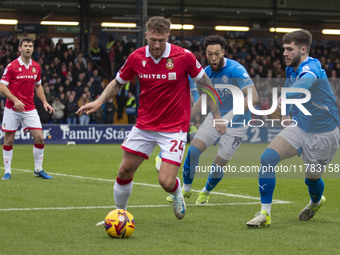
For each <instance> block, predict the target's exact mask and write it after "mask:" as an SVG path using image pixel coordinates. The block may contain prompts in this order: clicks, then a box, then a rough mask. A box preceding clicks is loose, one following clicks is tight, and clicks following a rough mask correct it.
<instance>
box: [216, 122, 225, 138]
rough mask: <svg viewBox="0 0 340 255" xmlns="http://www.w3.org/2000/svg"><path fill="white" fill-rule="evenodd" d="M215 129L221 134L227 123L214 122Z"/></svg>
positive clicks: (223, 132)
mask: <svg viewBox="0 0 340 255" xmlns="http://www.w3.org/2000/svg"><path fill="white" fill-rule="evenodd" d="M215 129H216V131H217V132H218V133H219V134H220V135H223V134H225V132H226V131H227V125H226V124H225V123H223V124H218V123H216V124H215Z"/></svg>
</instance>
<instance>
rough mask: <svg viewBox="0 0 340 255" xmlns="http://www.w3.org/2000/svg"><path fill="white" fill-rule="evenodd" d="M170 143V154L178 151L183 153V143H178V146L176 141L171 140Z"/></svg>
mask: <svg viewBox="0 0 340 255" xmlns="http://www.w3.org/2000/svg"><path fill="white" fill-rule="evenodd" d="M170 143H173V145H172V147H171V149H170V152H177V151H178V150H180V151H182V152H183V149H184V144H183V141H180V143H179V144H178V141H177V140H171V141H170ZM177 145H178V149H177V148H176V147H177Z"/></svg>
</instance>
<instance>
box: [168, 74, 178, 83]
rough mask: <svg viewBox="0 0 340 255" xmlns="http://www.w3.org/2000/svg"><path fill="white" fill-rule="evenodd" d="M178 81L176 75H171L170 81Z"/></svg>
mask: <svg viewBox="0 0 340 255" xmlns="http://www.w3.org/2000/svg"><path fill="white" fill-rule="evenodd" d="M174 80H177V79H176V73H169V81H174Z"/></svg>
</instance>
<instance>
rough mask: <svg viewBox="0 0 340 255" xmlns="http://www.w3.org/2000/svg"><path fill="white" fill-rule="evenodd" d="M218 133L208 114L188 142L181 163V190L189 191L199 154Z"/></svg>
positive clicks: (211, 142) (217, 136)
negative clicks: (188, 144)
mask: <svg viewBox="0 0 340 255" xmlns="http://www.w3.org/2000/svg"><path fill="white" fill-rule="evenodd" d="M219 137H220V135H219V134H218V132H217V131H216V129H215V128H214V125H213V117H212V114H209V115H208V116H207V117H206V118H205V120H204V122H203V123H202V125H201V126H200V127H199V129H198V131H197V133H196V135H195V138H194V139H193V141H192V142H191V144H190V147H189V150H188V153H187V156H186V158H185V161H184V165H183V190H184V191H185V192H190V191H191V185H192V182H193V179H194V177H195V170H196V166H198V163H199V158H200V155H201V154H202V153H203V152H204V151H205V150H206V148H208V147H209V146H210V145H212V144H213V143H214V142H215V141H216V140H217V139H218V138H219Z"/></svg>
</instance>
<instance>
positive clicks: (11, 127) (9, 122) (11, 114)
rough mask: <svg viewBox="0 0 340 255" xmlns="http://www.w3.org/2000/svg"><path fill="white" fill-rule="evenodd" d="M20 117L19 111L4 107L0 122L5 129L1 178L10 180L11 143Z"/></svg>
mask: <svg viewBox="0 0 340 255" xmlns="http://www.w3.org/2000/svg"><path fill="white" fill-rule="evenodd" d="M21 118H22V113H21V112H16V111H13V110H12V109H8V108H6V107H5V110H4V116H3V120H2V124H1V129H2V130H3V131H5V136H4V144H3V151H2V153H3V160H4V167H5V175H4V177H3V178H2V179H3V180H10V179H11V176H12V173H11V164H12V158H13V144H14V138H15V132H16V131H17V129H18V127H19V125H20V122H21Z"/></svg>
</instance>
